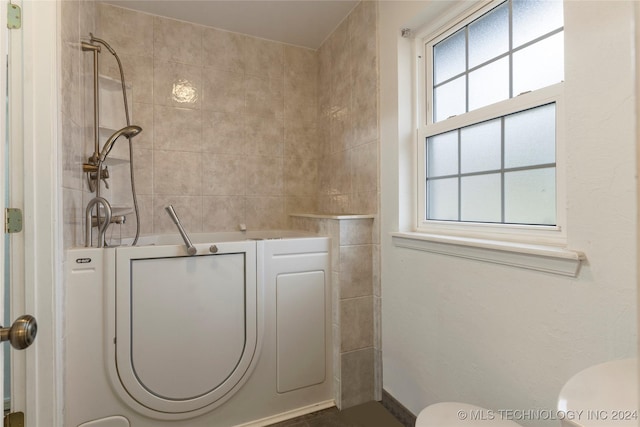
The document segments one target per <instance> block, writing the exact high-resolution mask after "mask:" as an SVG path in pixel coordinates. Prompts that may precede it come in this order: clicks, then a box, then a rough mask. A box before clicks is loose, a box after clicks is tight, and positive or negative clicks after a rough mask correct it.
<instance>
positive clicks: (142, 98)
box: [100, 54, 153, 105]
mask: <svg viewBox="0 0 640 427" xmlns="http://www.w3.org/2000/svg"><path fill="white" fill-rule="evenodd" d="M118 56H120V62H121V63H122V70H123V73H124V79H125V82H126V83H127V85H131V87H132V90H131V93H132V99H129V100H128V101H129V105H131V102H141V103H145V104H151V103H153V78H152V76H153V58H152V57H150V56H136V55H120V54H118ZM100 73H101V74H103V75H105V76H108V77H111V78H113V79H116V80H118V81H120V69H119V67H118V63H117V61H116V59H115V57H113V56H111V55H108V56H104V55H103V56H101V57H100Z"/></svg>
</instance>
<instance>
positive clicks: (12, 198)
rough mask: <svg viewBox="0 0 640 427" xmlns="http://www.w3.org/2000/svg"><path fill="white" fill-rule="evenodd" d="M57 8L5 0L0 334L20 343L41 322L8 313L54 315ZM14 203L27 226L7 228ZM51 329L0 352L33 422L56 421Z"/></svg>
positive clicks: (16, 403)
mask: <svg viewBox="0 0 640 427" xmlns="http://www.w3.org/2000/svg"><path fill="white" fill-rule="evenodd" d="M56 10H57V2H50V1H39V0H0V61H1V64H0V85H1V88H0V98H1V99H2V106H1V108H0V110H1V111H0V140H1V141H2V143H1V144H0V171H1V173H0V218H2V220H3V225H2V227H0V231H1V233H2V239H1V240H2V244H1V245H0V258H2V262H0V277H1V278H2V279H0V280H1V282H0V287H2V290H0V322H2V324H3V325H4V326H9V327H11V329H6V330H5V331H4V332H5V333H4V334H2V335H0V336H4V337H6V338H7V337H8V338H10V339H11V342H12V345H16V344H17V345H18V346H22V345H23V344H25V343H26V342H23V344H19V341H20V339H21V338H26V341H32V339H33V338H35V332H36V328H35V324H34V323H32V321H31V320H28V321H26V320H24V319H23V320H22V321H20V322H18V325H22V326H24V327H25V328H24V330H23V331H22V332H23V334H22V336H21V334H18V333H17V332H20V330H19V328H17V327H13V326H12V325H10V324H8V322H7V321H5V320H4V319H7V318H10V319H16V318H19V317H22V315H23V314H24V313H27V312H28V313H32V314H34V315H40V313H44V316H42V317H44V318H45V321H46V324H48V325H53V324H54V322H53V319H54V318H55V315H54V310H52V306H53V305H54V303H55V298H54V297H53V295H54V294H55V290H54V289H55V285H56V276H57V273H56V269H55V268H53V267H52V266H54V265H55V263H54V259H55V255H56V250H55V241H56V239H55V227H54V225H53V223H52V220H55V219H57V215H56V208H55V206H56V205H55V203H52V200H55V197H56V184H57V181H56V179H55V174H56V170H57V169H56V163H55V158H56V156H55V143H56V130H55V129H56V117H57V116H56V111H57V107H56V97H55V93H56V91H57V85H56V83H55V82H56V76H57V67H56V59H55V58H56V54H57V49H56V40H57V38H56V16H57V13H56ZM13 15H19V16H20V24H19V26H20V28H12V29H9V27H12V26H16V25H17V21H15V20H13V19H12V17H13ZM9 207H11V208H17V209H19V210H20V211H21V212H23V216H24V218H23V220H22V223H23V228H22V230H21V231H17V232H15V233H11V234H6V233H5V222H6V210H5V209H6V208H9ZM7 284H8V288H9V289H8V291H9V294H10V296H9V298H5V292H4V288H5V287H6V286H7ZM41 289H44V290H45V291H44V292H42V291H41ZM5 299H7V300H8V301H4V302H6V303H7V304H4V303H3V300H5ZM38 302H39V303H38ZM9 305H10V310H7V309H6V308H7V307H8V306H9ZM7 311H8V313H7ZM3 314H4V315H3ZM14 325H16V324H15V323H14ZM48 329H51V328H48ZM7 332H8V333H7ZM53 336H54V334H53V333H52V332H51V331H48V333H47V334H45V339H44V340H43V341H44V343H43V344H44V346H42V347H40V348H38V346H32V347H30V348H29V349H28V350H27V351H16V350H15V349H11V350H9V346H8V344H2V345H0V359H4V358H10V359H11V367H10V369H9V371H8V373H7V372H6V371H4V370H3V369H0V391H1V390H2V388H3V386H4V384H5V383H6V381H3V377H6V376H9V377H10V380H11V381H10V383H11V384H10V387H9V390H6V391H5V392H4V393H1V394H0V396H3V397H4V396H5V395H10V410H11V411H15V412H17V411H20V412H23V413H24V414H25V416H26V419H25V425H28V426H38V425H51V426H54V425H58V423H56V422H55V421H54V420H57V416H56V410H55V409H53V408H55V405H57V401H56V396H55V391H54V390H55V378H56V375H57V374H56V369H55V364H56V360H57V359H56V357H55V350H54V344H53V342H54V340H53V339H51V338H50V337H53ZM4 379H5V380H6V379H7V378H4ZM45 394H46V398H45V397H44V395H45Z"/></svg>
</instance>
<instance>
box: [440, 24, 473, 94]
mask: <svg viewBox="0 0 640 427" xmlns="http://www.w3.org/2000/svg"><path fill="white" fill-rule="evenodd" d="M464 45H465V34H464V29H462V30H460V31H458V32H457V33H455V34H453V35H451V36H449V37H447V38H446V39H444V40H443V41H441V42H440V43H438V44H437V45H435V46H434V47H433V62H434V67H433V68H434V70H433V83H434V84H436V85H437V84H438V83H440V82H443V81H445V80H447V79H450V78H451V77H453V76H455V75H458V74H460V73H462V72H464V70H465V67H466V64H465V46H464Z"/></svg>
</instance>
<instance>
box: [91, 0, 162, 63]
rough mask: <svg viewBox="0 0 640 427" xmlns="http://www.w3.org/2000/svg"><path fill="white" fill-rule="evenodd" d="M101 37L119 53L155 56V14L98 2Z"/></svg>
mask: <svg viewBox="0 0 640 427" xmlns="http://www.w3.org/2000/svg"><path fill="white" fill-rule="evenodd" d="M98 19H99V20H100V33H99V37H100V38H102V39H104V40H105V41H106V42H107V43H109V44H110V45H111V47H112V48H113V49H114V50H115V51H116V52H117V53H118V55H135V56H153V19H154V17H153V15H148V14H146V13H142V12H135V11H133V10H130V9H123V8H120V7H116V6H111V5H108V4H105V3H98Z"/></svg>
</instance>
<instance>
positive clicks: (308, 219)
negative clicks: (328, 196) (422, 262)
mask: <svg viewBox="0 0 640 427" xmlns="http://www.w3.org/2000/svg"><path fill="white" fill-rule="evenodd" d="M374 218H375V217H374V215H333V214H329V215H320V214H294V215H291V218H290V226H291V228H293V229H296V230H303V231H306V232H312V233H317V234H319V235H323V236H329V237H331V270H332V275H333V277H332V286H333V296H332V300H333V301H332V306H333V339H334V345H333V358H334V361H333V364H334V396H335V400H336V405H337V406H338V408H340V409H345V408H349V407H351V406H355V405H358V404H361V403H364V402H367V401H370V400H380V399H381V398H382V395H381V392H382V375H381V374H382V372H381V353H380V347H381V343H380V341H381V337H380V316H379V313H380V304H381V300H380V280H379V275H378V274H377V271H378V269H377V265H378V252H377V249H376V248H377V246H376V244H374V242H375V239H376V235H377V233H376V232H375V229H374V227H375V226H374Z"/></svg>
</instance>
